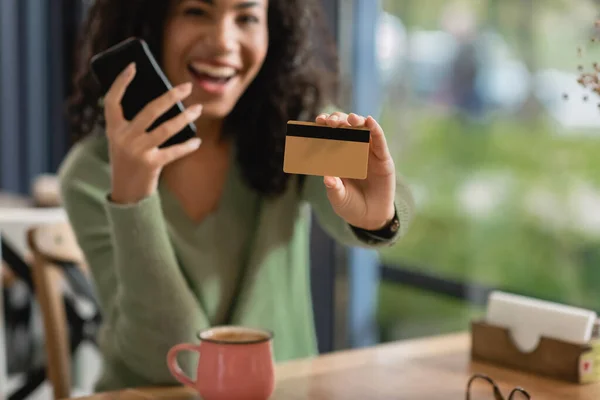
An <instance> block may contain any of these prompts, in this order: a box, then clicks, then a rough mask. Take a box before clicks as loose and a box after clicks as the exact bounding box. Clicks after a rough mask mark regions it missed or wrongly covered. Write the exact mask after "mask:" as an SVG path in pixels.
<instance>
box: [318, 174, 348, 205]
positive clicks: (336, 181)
mask: <svg viewBox="0 0 600 400" xmlns="http://www.w3.org/2000/svg"><path fill="white" fill-rule="evenodd" d="M323 183H324V184H325V187H326V189H327V197H328V198H329V202H330V203H331V205H332V206H333V207H334V208H335V209H338V210H339V209H342V208H344V206H345V205H346V203H347V201H348V191H347V190H346V186H345V185H344V183H343V182H342V180H341V179H340V178H337V177H335V176H325V177H323Z"/></svg>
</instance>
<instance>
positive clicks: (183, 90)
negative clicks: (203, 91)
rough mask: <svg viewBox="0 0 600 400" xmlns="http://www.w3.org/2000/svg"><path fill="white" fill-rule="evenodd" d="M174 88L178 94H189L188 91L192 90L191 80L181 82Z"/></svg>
mask: <svg viewBox="0 0 600 400" xmlns="http://www.w3.org/2000/svg"><path fill="white" fill-rule="evenodd" d="M176 90H177V93H178V94H179V95H180V96H186V95H188V94H190V92H191V91H192V83H191V82H186V83H183V84H181V85H179V86H177V88H176Z"/></svg>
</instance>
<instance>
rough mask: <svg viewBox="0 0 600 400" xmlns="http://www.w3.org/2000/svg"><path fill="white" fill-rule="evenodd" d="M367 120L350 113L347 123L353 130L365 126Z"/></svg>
mask: <svg viewBox="0 0 600 400" xmlns="http://www.w3.org/2000/svg"><path fill="white" fill-rule="evenodd" d="M366 121H367V119H366V118H365V117H363V116H361V115H358V114H354V113H351V114H350V115H348V123H349V124H350V125H352V126H353V127H355V128H359V127H362V126H364V125H365V122H366Z"/></svg>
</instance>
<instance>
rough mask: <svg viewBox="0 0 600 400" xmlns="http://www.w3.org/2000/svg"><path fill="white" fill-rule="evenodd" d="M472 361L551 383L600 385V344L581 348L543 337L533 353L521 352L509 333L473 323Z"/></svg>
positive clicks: (595, 343)
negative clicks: (599, 383)
mask: <svg viewBox="0 0 600 400" xmlns="http://www.w3.org/2000/svg"><path fill="white" fill-rule="evenodd" d="M471 359H472V360H473V361H478V362H486V363H490V364H496V365H498V366H501V367H505V368H510V369H515V370H520V371H523V372H529V373H533V374H537V375H541V376H545V377H548V378H552V379H557V380H563V381H568V382H572V383H578V384H584V383H592V382H599V381H600V340H599V339H598V338H595V339H593V340H592V341H590V343H589V344H586V345H580V344H574V343H568V342H565V341H561V340H556V339H552V338H548V337H544V336H542V337H541V338H540V341H539V343H538V346H537V347H536V348H535V349H534V350H533V351H531V352H527V353H525V352H522V351H521V350H520V349H518V348H517V347H516V346H515V344H514V342H513V340H512V337H511V333H510V330H509V329H507V328H504V327H498V326H494V325H490V324H488V323H486V322H484V321H473V322H472V323H471Z"/></svg>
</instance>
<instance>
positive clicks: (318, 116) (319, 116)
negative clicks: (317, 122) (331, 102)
mask: <svg viewBox="0 0 600 400" xmlns="http://www.w3.org/2000/svg"><path fill="white" fill-rule="evenodd" d="M326 117H327V114H319V115H317V119H319V118H326Z"/></svg>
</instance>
